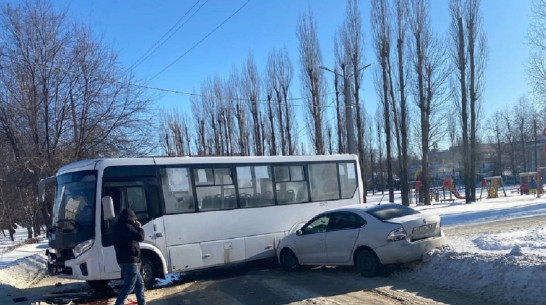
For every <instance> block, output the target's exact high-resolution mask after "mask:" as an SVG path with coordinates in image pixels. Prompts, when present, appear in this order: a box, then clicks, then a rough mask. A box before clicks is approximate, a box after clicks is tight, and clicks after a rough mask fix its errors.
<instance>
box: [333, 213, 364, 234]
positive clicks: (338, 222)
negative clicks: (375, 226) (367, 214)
mask: <svg viewBox="0 0 546 305" xmlns="http://www.w3.org/2000/svg"><path fill="white" fill-rule="evenodd" d="M364 224H366V221H365V220H364V219H362V217H360V216H359V215H357V214H355V213H351V212H341V213H335V214H333V215H332V217H331V218H330V223H329V226H328V231H336V230H348V229H357V228H360V227H362V226H363V225H364Z"/></svg>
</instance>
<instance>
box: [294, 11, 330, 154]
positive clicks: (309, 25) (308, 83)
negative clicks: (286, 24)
mask: <svg viewBox="0 0 546 305" xmlns="http://www.w3.org/2000/svg"><path fill="white" fill-rule="evenodd" d="M296 34H297V37H298V40H299V45H300V63H301V78H302V79H301V83H302V87H303V90H302V91H303V92H304V95H305V96H306V98H307V106H308V107H307V110H308V120H309V121H311V122H312V124H309V126H310V127H311V131H310V135H311V138H312V141H313V146H314V149H315V153H317V154H324V152H325V146H324V118H323V112H324V111H323V109H325V107H324V106H325V101H324V95H325V93H326V82H325V79H324V76H323V74H324V73H323V71H322V70H321V69H320V66H322V54H321V52H320V45H319V41H318V36H317V25H316V21H315V19H314V17H313V14H312V12H311V11H309V12H307V13H306V14H303V15H301V16H300V19H299V22H298V28H297V32H296Z"/></svg>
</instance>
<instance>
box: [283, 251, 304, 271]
mask: <svg viewBox="0 0 546 305" xmlns="http://www.w3.org/2000/svg"><path fill="white" fill-rule="evenodd" d="M281 266H282V268H283V269H284V270H286V271H296V270H298V269H300V263H299V261H298V258H297V257H296V254H294V252H292V250H290V249H283V250H282V251H281Z"/></svg>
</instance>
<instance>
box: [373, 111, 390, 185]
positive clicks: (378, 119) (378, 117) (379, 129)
mask: <svg viewBox="0 0 546 305" xmlns="http://www.w3.org/2000/svg"><path fill="white" fill-rule="evenodd" d="M384 113H385V111H384V110H383V109H381V105H379V107H377V110H376V112H375V125H376V128H375V132H376V133H377V155H378V156H377V164H378V165H379V173H378V175H379V189H378V191H381V194H384V193H385V181H384V179H385V175H384V171H383V161H384V160H383V140H382V139H383V132H384V130H385V127H384V126H383V125H384V124H385V120H384V117H383V115H384ZM387 123H388V122H387Z"/></svg>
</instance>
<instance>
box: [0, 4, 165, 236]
mask: <svg viewBox="0 0 546 305" xmlns="http://www.w3.org/2000/svg"><path fill="white" fill-rule="evenodd" d="M0 22H1V24H2V25H1V27H0V28H1V29H2V31H1V32H0V35H1V37H0V133H1V134H2V138H4V139H5V140H6V141H7V142H5V143H6V144H7V145H8V146H9V150H10V154H9V156H10V160H11V162H13V164H12V166H13V167H17V168H19V169H20V170H22V171H24V172H26V173H30V174H29V175H27V176H25V177H23V179H21V180H20V182H19V184H18V186H16V187H17V188H18V189H13V191H17V196H18V197H21V196H23V197H24V196H28V198H23V199H22V200H25V201H29V202H33V201H35V199H34V198H36V194H37V185H38V181H39V179H40V178H43V177H46V176H50V175H53V173H54V171H55V170H56V169H57V168H58V167H60V165H62V164H64V163H66V162H71V161H74V160H78V159H81V158H93V157H99V156H104V157H107V156H128V155H140V154H145V153H147V152H149V151H151V150H152V149H154V147H153V146H151V145H150V144H149V143H151V141H149V140H148V138H149V137H148V138H147V137H146V136H149V134H148V133H149V132H150V131H151V130H153V129H152V128H150V127H153V125H151V124H150V121H151V120H150V119H149V114H150V113H149V105H150V98H149V97H148V96H146V95H145V94H144V92H143V91H142V89H140V88H141V87H139V85H138V82H137V81H136V80H135V79H134V78H132V77H131V75H127V74H126V73H125V72H124V69H123V68H122V67H121V66H120V64H119V62H118V59H117V56H116V54H115V52H113V51H112V50H110V49H108V48H105V47H104V45H103V44H102V42H101V41H100V40H96V39H94V38H93V37H92V35H91V34H90V33H91V30H89V29H88V28H86V27H84V26H76V25H74V24H72V23H70V22H69V21H67V19H66V18H65V13H64V12H61V13H57V12H55V11H54V9H53V8H52V6H51V5H50V4H48V3H46V2H41V1H40V2H30V1H28V2H23V3H22V4H20V5H19V6H12V5H10V4H7V5H4V6H3V7H2V11H1V16H0ZM134 84H136V86H135V85H134ZM51 209H52V206H51V205H47V206H42V207H41V210H42V218H43V221H46V222H49V221H50V220H51V219H50V216H51ZM34 227H35V228H38V227H39V226H36V225H34Z"/></svg>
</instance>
